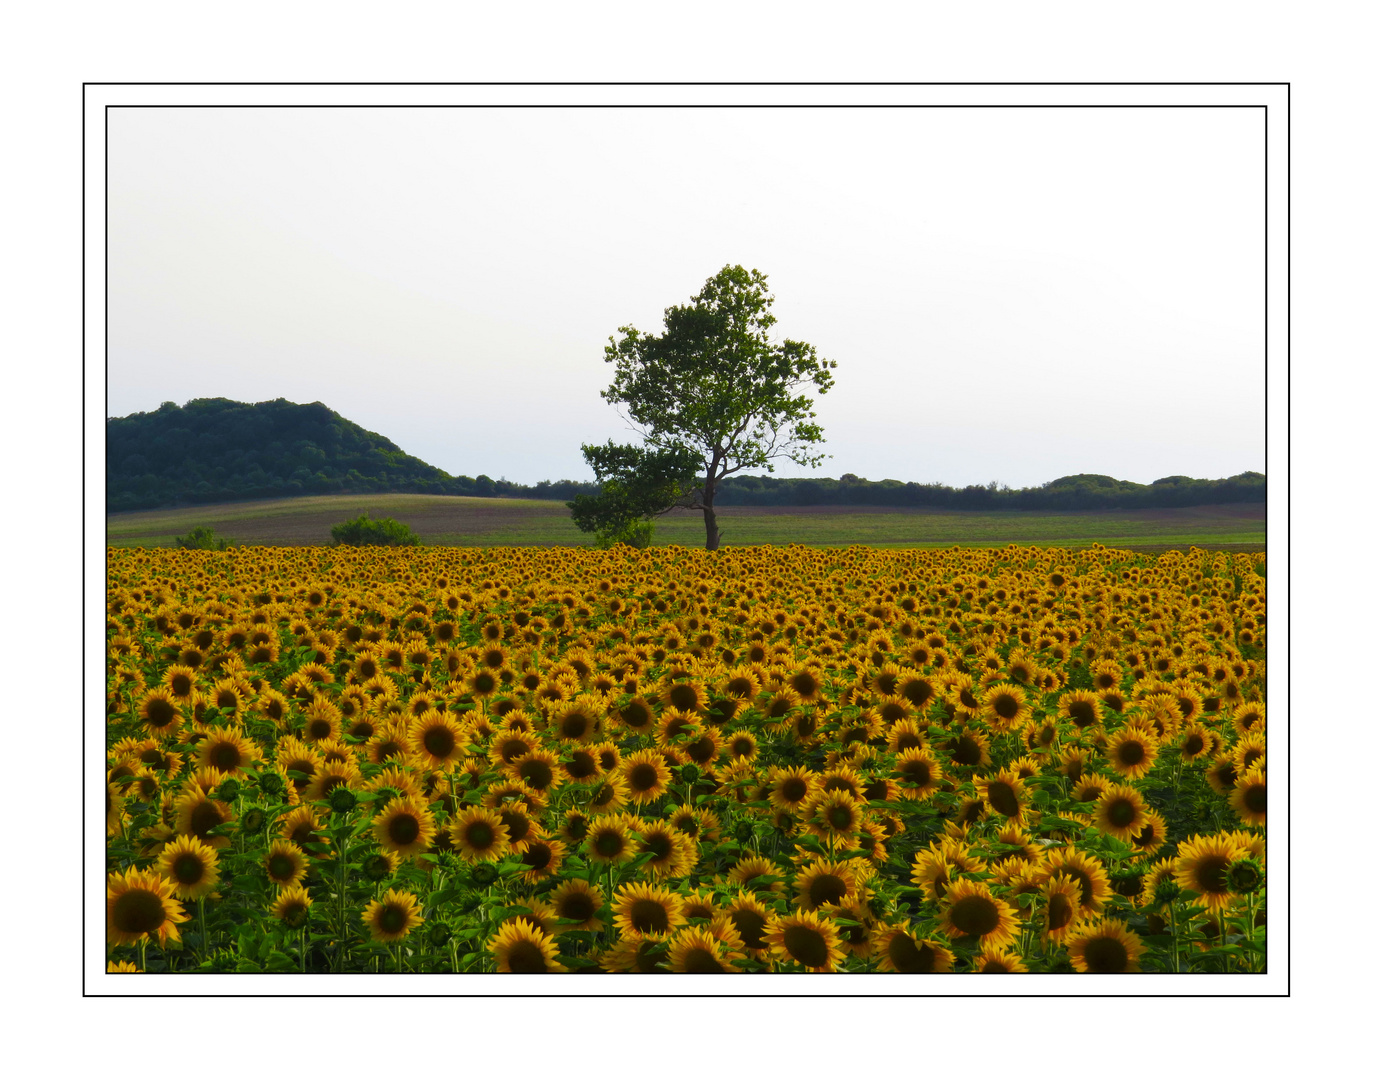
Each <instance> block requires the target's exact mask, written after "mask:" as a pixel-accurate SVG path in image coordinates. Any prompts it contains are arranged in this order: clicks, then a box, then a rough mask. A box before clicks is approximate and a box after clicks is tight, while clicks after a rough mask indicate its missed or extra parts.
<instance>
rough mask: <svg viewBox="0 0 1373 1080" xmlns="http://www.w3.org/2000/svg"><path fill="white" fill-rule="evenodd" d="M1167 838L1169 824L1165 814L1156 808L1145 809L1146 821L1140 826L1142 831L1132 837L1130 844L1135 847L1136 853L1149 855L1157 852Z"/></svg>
mask: <svg viewBox="0 0 1373 1080" xmlns="http://www.w3.org/2000/svg"><path fill="white" fill-rule="evenodd" d="M1167 838H1168V825H1167V822H1166V821H1164V819H1163V815H1162V814H1159V811H1156V810H1145V812H1144V823H1142V825H1141V827H1140V832H1138V833H1135V834H1134V836H1133V837H1131V838H1130V844H1131V847H1134V849H1135V854H1138V855H1145V856H1149V855H1155V854H1157V851H1159V849H1160V848H1162V847H1163V844H1164V843H1166V841H1167Z"/></svg>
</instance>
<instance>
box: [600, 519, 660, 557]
mask: <svg viewBox="0 0 1373 1080" xmlns="http://www.w3.org/2000/svg"><path fill="white" fill-rule="evenodd" d="M651 543H653V522H651V521H633V522H630V523H629V524H628V525H625V526H624V527H623V528H620V529H615V530H606V531H602V532H598V533H597V534H596V539H595V540H594V541H593V542H592V546H593V547H598V548H600V549H602V550H603V551H604V550H606V549H608V548H613V547H614V546H615V545H616V544H628V545H629V546H630V547H632V548H646V547H648V546H649V544H651Z"/></svg>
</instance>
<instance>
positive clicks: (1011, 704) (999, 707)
mask: <svg viewBox="0 0 1373 1080" xmlns="http://www.w3.org/2000/svg"><path fill="white" fill-rule="evenodd" d="M992 708H993V709H994V710H995V711H996V715H997V716H999V717H1001V719H1003V720H1013V719H1015V715H1016V713H1018V712H1020V702H1019V701H1017V700H1016V699H1015V698H1014V697H1013V696H1012V695H1010V694H997V695H996V698H995V700H994V701H993V702H992Z"/></svg>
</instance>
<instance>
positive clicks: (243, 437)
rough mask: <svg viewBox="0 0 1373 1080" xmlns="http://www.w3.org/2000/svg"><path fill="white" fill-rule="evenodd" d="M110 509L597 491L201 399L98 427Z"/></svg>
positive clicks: (1115, 489) (903, 488) (904, 492)
mask: <svg viewBox="0 0 1373 1080" xmlns="http://www.w3.org/2000/svg"><path fill="white" fill-rule="evenodd" d="M105 453H106V471H105V477H106V485H107V486H106V508H107V509H108V510H109V511H111V512H113V511H119V510H142V509H151V508H153V507H159V506H168V505H176V504H185V503H214V502H232V501H235V500H244V499H272V498H282V497H287V496H293V495H330V494H353V493H362V492H415V493H420V494H427V495H482V496H510V497H518V498H526V499H557V500H564V501H565V500H568V499H571V498H572V497H573V496H575V495H580V494H594V493H595V492H596V491H597V490H598V489H597V486H596V485H595V484H593V483H589V482H582V481H576V480H541V481H539V483H537V484H532V485H530V484H517V483H514V482H513V481H509V480H493V479H491V477H489V476H486V475H481V476H476V477H471V476H450V475H449V474H448V473H446V472H444V471H443V470H442V469H438V468H435V467H434V466H433V465H429V464H427V463H426V462H423V461H421V460H420V459H419V458H416V457H411V456H410V455H409V454H407V453H405V452H404V451H402V450H401V449H400V447H398V446H396V444H395V443H393V442H391V440H390V439H387V438H386V437H385V436H382V435H378V434H376V433H375V432H372V431H366V430H364V429H363V428H361V427H359V426H358V425H357V424H355V423H353V422H352V421H351V420H345V419H344V418H343V417H342V416H340V415H339V414H338V413H336V412H334V411H333V410H332V409H330V408H329V407H328V406H327V405H323V404H321V403H320V402H318V401H316V402H312V403H310V404H308V405H297V404H295V403H293V402H290V401H286V400H285V399H282V398H278V399H277V400H275V401H265V402H259V403H258V404H245V403H243V402H239V401H230V400H229V399H227V398H197V399H196V400H194V401H189V402H187V403H186V405H185V407H180V406H178V405H176V404H175V403H174V402H170V401H167V402H163V404H162V406H161V407H160V408H159V409H157V410H156V411H155V412H147V413H133V414H132V415H130V416H124V417H111V418H110V419H108V420H107V421H106V424H105ZM1267 497H1268V488H1267V480H1266V478H1265V477H1264V475H1263V473H1256V472H1245V473H1240V474H1239V475H1238V476H1231V477H1229V478H1227V479H1225V480H1194V479H1192V478H1191V477H1188V476H1168V477H1164V478H1163V479H1161V480H1155V481H1154V482H1153V483H1152V484H1135V483H1131V482H1130V481H1128V480H1115V479H1113V478H1112V477H1109V476H1098V475H1095V474H1092V473H1083V474H1079V475H1077V476H1064V477H1061V478H1060V479H1058V480H1053V481H1051V482H1049V483H1047V484H1045V485H1043V486H1042V487H1033V488H1007V487H1001V486H998V485H996V484H985V485H984V484H975V485H971V486H969V487H962V488H953V487H946V486H945V485H943V484H917V483H903V482H901V481H899V480H880V481H872V480H864V479H862V478H860V477H857V476H854V475H853V474H852V473H845V474H844V475H843V476H842V477H840V478H839V479H838V480H832V479H823V478H815V479H811V478H802V479H782V478H778V477H772V476H731V477H727V478H726V479H725V480H723V481H722V482H721V483H720V487H719V491H718V494H717V496H716V505H718V506H827V505H846V506H935V507H946V508H949V509H959V510H1111V509H1133V510H1142V509H1149V508H1154V507H1167V506H1203V505H1207V504H1210V503H1236V502H1260V503H1261V502H1264V501H1265V500H1266V499H1267Z"/></svg>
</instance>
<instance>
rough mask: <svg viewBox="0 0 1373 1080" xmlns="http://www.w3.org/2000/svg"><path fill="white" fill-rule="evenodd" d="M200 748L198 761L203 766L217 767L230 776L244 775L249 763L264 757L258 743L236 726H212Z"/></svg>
mask: <svg viewBox="0 0 1373 1080" xmlns="http://www.w3.org/2000/svg"><path fill="white" fill-rule="evenodd" d="M198 749H199V754H198V763H199V765H200V766H201V767H202V768H209V769H216V770H218V771H219V772H222V773H224V774H226V775H228V776H242V775H243V774H244V770H245V769H246V768H247V767H248V766H249V765H251V764H252V763H253V762H254V761H258V760H260V759H261V758H262V751H261V749H260V748H259V747H258V745H257V743H255V742H253V740H252V739H246V738H244V737H243V736H242V735H240V734H239V733H238V731H237V730H235V729H234V728H225V727H212V728H210V729H209V730H208V731H206V732H205V738H204V739H202V740H201V742H200V746H199V748H198Z"/></svg>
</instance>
